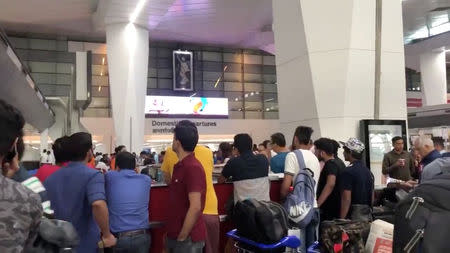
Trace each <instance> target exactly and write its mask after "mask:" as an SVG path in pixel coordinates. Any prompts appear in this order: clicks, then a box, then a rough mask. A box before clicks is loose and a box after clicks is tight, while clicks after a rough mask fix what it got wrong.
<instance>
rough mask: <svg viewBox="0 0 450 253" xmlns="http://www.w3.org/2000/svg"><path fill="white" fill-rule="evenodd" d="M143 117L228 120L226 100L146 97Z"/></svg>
mask: <svg viewBox="0 0 450 253" xmlns="http://www.w3.org/2000/svg"><path fill="white" fill-rule="evenodd" d="M145 115H146V117H147V118H152V117H174V118H175V117H177V118H228V98H205V97H174V96H147V97H146V98H145Z"/></svg>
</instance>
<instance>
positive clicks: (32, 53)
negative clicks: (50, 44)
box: [28, 50, 58, 62]
mask: <svg viewBox="0 0 450 253" xmlns="http://www.w3.org/2000/svg"><path fill="white" fill-rule="evenodd" d="M57 59H58V56H57V52H56V51H42V50H28V60H29V61H36V62H56V61H57Z"/></svg>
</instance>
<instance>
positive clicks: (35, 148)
mask: <svg viewBox="0 0 450 253" xmlns="http://www.w3.org/2000/svg"><path fill="white" fill-rule="evenodd" d="M31 148H32V149H34V150H39V148H37V147H31Z"/></svg>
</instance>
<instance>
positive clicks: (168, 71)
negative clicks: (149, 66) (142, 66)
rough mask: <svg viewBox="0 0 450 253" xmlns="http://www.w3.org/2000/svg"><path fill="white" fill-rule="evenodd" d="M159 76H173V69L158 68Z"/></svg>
mask: <svg viewBox="0 0 450 253" xmlns="http://www.w3.org/2000/svg"><path fill="white" fill-rule="evenodd" d="M158 77H159V78H172V77H173V73H172V69H158Z"/></svg>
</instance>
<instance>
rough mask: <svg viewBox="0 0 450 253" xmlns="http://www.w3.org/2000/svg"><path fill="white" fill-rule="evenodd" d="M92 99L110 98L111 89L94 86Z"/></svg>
mask: <svg viewBox="0 0 450 253" xmlns="http://www.w3.org/2000/svg"><path fill="white" fill-rule="evenodd" d="M92 97H109V87H108V86H92Z"/></svg>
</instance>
